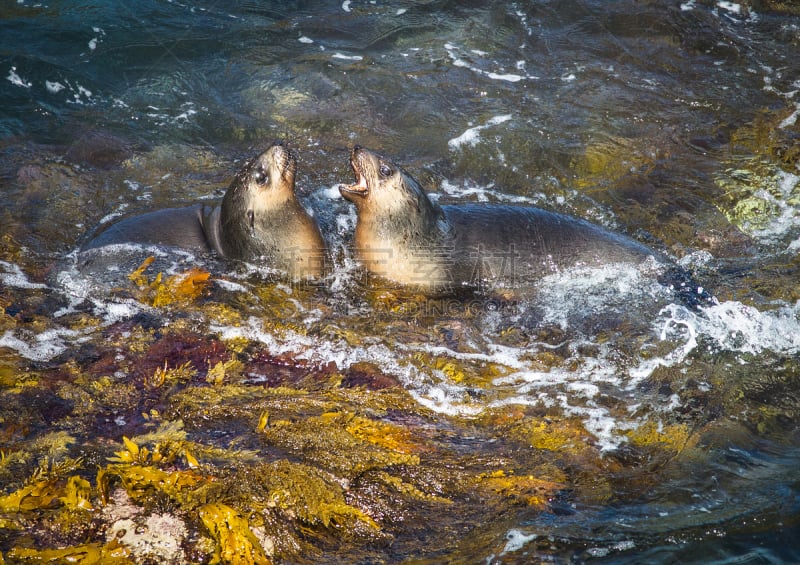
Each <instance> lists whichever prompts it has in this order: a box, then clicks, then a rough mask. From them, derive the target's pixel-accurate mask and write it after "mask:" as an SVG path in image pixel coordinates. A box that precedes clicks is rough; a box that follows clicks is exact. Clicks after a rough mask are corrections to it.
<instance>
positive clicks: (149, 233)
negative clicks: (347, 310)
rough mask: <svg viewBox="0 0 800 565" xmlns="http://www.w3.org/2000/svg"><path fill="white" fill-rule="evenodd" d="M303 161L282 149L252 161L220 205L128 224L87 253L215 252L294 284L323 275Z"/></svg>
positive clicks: (110, 230) (106, 233) (102, 236)
mask: <svg viewBox="0 0 800 565" xmlns="http://www.w3.org/2000/svg"><path fill="white" fill-rule="evenodd" d="M296 169H297V159H296V158H295V157H294V155H292V153H291V152H290V151H289V150H288V149H287V148H286V147H285V146H284V145H283V144H281V143H276V144H274V145H272V146H271V147H270V148H269V149H267V150H266V151H264V152H263V153H261V154H260V155H258V156H257V157H255V158H254V159H252V160H251V161H249V162H248V163H247V164H246V165H245V166H244V167H243V168H242V169H241V170H240V171H239V172H238V173H237V174H236V176H235V177H234V179H233V181H232V182H231V185H230V187H229V188H228V190H227V191H226V193H225V196H224V197H223V200H222V203H221V205H219V206H210V205H206V204H197V205H194V206H188V207H185V208H167V209H163V210H156V211H153V212H149V213H145V214H141V215H138V216H131V217H128V218H124V219H122V220H120V221H119V222H115V223H113V224H111V225H110V226H108V227H107V228H105V229H104V230H103V231H102V232H100V233H99V234H98V235H96V236H95V237H94V238H93V239H91V240H90V241H89V242H88V243H86V244H85V245H84V246H83V247H82V248H81V252H82V253H83V252H88V251H90V250H92V249H101V248H104V247H108V246H110V245H118V244H126V243H134V244H143V245H157V246H164V247H175V248H180V249H185V250H188V251H192V252H196V253H216V254H218V255H221V256H222V257H225V258H227V259H235V260H242V261H248V262H253V263H258V264H262V265H265V266H268V267H271V268H275V269H277V270H280V271H282V272H283V273H285V274H287V275H289V276H290V277H291V278H293V279H301V278H309V277H318V276H320V275H321V274H322V272H323V266H324V253H325V243H324V240H323V238H322V235H321V233H320V230H319V227H318V226H317V224H316V222H315V221H314V220H313V218H311V216H310V215H309V214H308V212H306V210H305V209H304V208H303V207H302V205H301V204H300V202H299V201H298V200H297V196H296V194H295V173H296Z"/></svg>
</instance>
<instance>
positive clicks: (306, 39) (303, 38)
mask: <svg viewBox="0 0 800 565" xmlns="http://www.w3.org/2000/svg"><path fill="white" fill-rule="evenodd" d="M297 41H299V42H300V43H314V40H313V39H311V38H310V37H306V36H305V35H302V36H300V37H299V38H298V39H297Z"/></svg>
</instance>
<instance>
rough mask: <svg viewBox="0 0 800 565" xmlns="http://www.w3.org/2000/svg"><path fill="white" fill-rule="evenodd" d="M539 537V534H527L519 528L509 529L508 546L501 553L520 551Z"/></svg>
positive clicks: (507, 535) (507, 534)
mask: <svg viewBox="0 0 800 565" xmlns="http://www.w3.org/2000/svg"><path fill="white" fill-rule="evenodd" d="M538 537H539V536H538V535H537V534H526V533H524V532H523V531H521V530H517V529H516V528H515V529H511V530H508V532H507V533H506V540H507V541H506V546H505V547H504V548H503V551H502V552H501V553H500V555H505V554H506V553H514V552H515V551H519V550H520V549H522V548H523V547H525V546H526V545H528V544H529V543H530V542H532V541H533V540H535V539H536V538H538Z"/></svg>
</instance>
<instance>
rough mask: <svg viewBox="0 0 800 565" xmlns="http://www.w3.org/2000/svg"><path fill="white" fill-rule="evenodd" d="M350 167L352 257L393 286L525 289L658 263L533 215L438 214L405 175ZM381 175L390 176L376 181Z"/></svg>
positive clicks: (357, 153)
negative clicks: (566, 276) (575, 270)
mask: <svg viewBox="0 0 800 565" xmlns="http://www.w3.org/2000/svg"><path fill="white" fill-rule="evenodd" d="M351 165H352V166H353V170H354V172H355V174H356V177H357V181H358V180H361V179H362V177H363V181H365V182H361V183H360V184H359V183H357V184H356V185H351V186H350V187H343V188H342V190H341V192H342V195H343V196H345V198H347V199H348V200H350V201H352V202H353V203H355V205H356V207H357V209H358V223H357V225H356V232H355V237H354V243H355V253H356V255H357V256H358V258H359V259H360V260H361V262H362V263H363V265H364V267H365V268H366V269H367V270H368V271H370V272H372V273H373V274H376V275H379V276H381V277H384V278H387V279H389V280H391V281H393V282H396V283H399V284H403V285H414V286H419V287H423V288H428V289H432V288H434V287H438V289H440V290H441V289H443V288H445V287H450V288H453V287H455V288H458V287H464V286H482V285H486V284H489V285H495V284H500V285H503V286H524V285H528V284H531V283H532V282H534V281H535V280H536V279H539V278H541V277H543V276H546V275H547V274H551V273H554V272H557V271H559V270H562V269H566V268H569V267H573V266H580V265H586V266H602V265H606V264H611V263H633V264H638V263H641V262H643V261H645V260H647V259H648V257H651V256H655V257H656V258H657V259H658V260H665V259H664V258H663V257H660V256H658V255H657V254H656V253H655V252H654V251H652V250H650V249H648V248H647V247H645V246H644V245H641V244H640V243H638V242H636V241H634V240H632V239H630V238H627V237H624V236H621V235H618V234H615V233H612V232H609V231H607V230H605V229H603V228H601V227H600V226H596V225H594V224H591V223H589V222H586V221H584V220H581V219H578V218H573V217H570V216H565V215H562V214H557V213H554V212H549V211H546V210H542V209H539V208H533V207H523V206H502V205H491V204H485V205H484V204H467V205H454V206H438V205H436V204H434V203H432V202H431V201H430V199H429V198H428V196H427V195H426V194H425V192H424V191H423V190H422V188H421V187H420V186H419V184H418V183H417V182H416V181H415V180H414V179H413V178H412V177H411V176H410V175H408V173H406V172H404V171H403V170H402V169H400V168H399V167H397V166H396V165H394V164H393V163H391V162H390V161H388V160H387V159H385V158H383V157H381V156H380V155H377V154H375V153H372V152H369V151H367V150H364V149H361V148H356V149H354V150H353V154H352V156H351ZM382 167H384V169H383V170H384V171H386V170H391V171H392V174H391V175H389V176H388V177H387V176H384V175H381V170H382ZM357 185H358V186H357ZM362 185H366V187H367V190H359V188H360V186H362Z"/></svg>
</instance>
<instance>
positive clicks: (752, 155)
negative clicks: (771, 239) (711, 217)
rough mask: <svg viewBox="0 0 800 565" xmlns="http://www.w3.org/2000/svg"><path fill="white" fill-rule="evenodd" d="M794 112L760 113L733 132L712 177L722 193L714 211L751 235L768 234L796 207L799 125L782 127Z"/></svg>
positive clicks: (799, 195) (798, 205)
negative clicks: (772, 227) (766, 231)
mask: <svg viewBox="0 0 800 565" xmlns="http://www.w3.org/2000/svg"><path fill="white" fill-rule="evenodd" d="M792 111H793V110H792V109H789V108H786V109H782V110H762V111H761V112H759V113H757V114H756V116H755V118H754V119H753V120H752V122H750V123H749V124H747V125H745V126H743V127H741V128H739V129H737V130H736V131H734V132H733V134H732V135H731V142H730V147H731V153H730V155H729V156H728V158H727V159H726V160H725V161H724V162H723V167H724V168H723V170H722V171H720V172H719V173H718V174H717V175H716V178H715V182H716V184H717V187H718V188H719V189H720V190H721V191H722V197H721V198H720V199H719V200H718V201H717V207H718V208H719V209H720V211H721V212H722V213H723V214H725V216H726V217H727V218H728V220H729V221H730V222H731V223H733V224H734V225H735V226H736V227H738V228H739V229H741V230H742V231H744V232H745V233H747V234H749V235H757V234H758V232H760V231H764V230H768V229H769V228H770V227H771V226H772V225H773V223H774V222H776V221H777V220H778V219H779V218H781V216H782V215H785V214H787V213H790V214H791V213H792V212H791V211H792V210H794V214H796V213H797V212H796V211H797V210H798V208H800V183H798V182H797V180H796V178H795V177H796V175H797V174H798V166H799V165H800V149H798V147H797V143H796V141H795V137H796V134H797V129H798V126H797V125H796V124H788V123H786V120H787V119H788V117H789V114H790V113H791V112H792Z"/></svg>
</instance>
